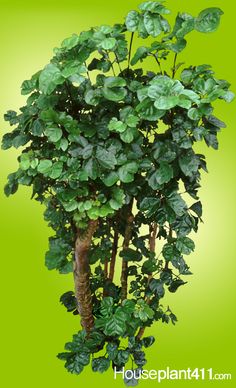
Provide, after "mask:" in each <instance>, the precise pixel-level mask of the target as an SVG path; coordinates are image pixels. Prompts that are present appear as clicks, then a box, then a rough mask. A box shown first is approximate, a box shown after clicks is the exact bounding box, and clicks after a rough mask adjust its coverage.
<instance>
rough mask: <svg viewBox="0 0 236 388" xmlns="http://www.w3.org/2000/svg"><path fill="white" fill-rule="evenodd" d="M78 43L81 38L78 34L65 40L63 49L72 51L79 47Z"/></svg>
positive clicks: (62, 45)
mask: <svg viewBox="0 0 236 388" xmlns="http://www.w3.org/2000/svg"><path fill="white" fill-rule="evenodd" d="M78 43H79V36H78V35H77V34H73V35H72V36H71V37H69V38H66V39H64V40H63V42H62V44H61V47H62V48H65V49H67V50H70V49H72V48H73V47H75V46H77V44H78Z"/></svg>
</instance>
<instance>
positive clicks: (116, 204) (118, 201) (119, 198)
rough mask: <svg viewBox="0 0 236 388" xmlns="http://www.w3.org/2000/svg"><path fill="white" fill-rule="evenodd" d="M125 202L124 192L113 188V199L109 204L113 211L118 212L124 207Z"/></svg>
mask: <svg viewBox="0 0 236 388" xmlns="http://www.w3.org/2000/svg"><path fill="white" fill-rule="evenodd" d="M124 200H125V194H124V191H123V190H122V189H120V188H118V187H114V188H112V199H110V201H109V204H110V206H111V208H112V209H114V210H118V209H120V208H121V207H122V205H123V204H124Z"/></svg>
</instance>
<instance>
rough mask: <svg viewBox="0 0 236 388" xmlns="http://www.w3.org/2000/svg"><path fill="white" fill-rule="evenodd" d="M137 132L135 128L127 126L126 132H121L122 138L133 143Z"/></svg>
mask: <svg viewBox="0 0 236 388" xmlns="http://www.w3.org/2000/svg"><path fill="white" fill-rule="evenodd" d="M135 134H136V129H135V128H127V129H126V130H125V131H124V132H122V133H121V134H120V138H121V140H123V142H125V143H131V142H132V141H133V140H134V136H135Z"/></svg>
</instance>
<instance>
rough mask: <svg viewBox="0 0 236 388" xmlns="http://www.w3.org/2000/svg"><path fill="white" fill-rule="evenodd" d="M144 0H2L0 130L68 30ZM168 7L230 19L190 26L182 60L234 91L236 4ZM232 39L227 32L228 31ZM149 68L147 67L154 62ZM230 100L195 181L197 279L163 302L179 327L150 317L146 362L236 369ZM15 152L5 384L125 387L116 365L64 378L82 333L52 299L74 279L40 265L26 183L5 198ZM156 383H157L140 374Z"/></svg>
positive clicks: (6, 267)
mask: <svg viewBox="0 0 236 388" xmlns="http://www.w3.org/2000/svg"><path fill="white" fill-rule="evenodd" d="M139 2H140V1H138V0H132V1H124V2H122V1H112V0H109V1H107V0H106V1H105V0H103V1H102V0H101V1H95V0H88V1H72V0H65V1H59V0H58V1H52V0H50V1H45V0H44V1H39V0H36V1H34V2H33V1H32V2H30V1H0V15H1V20H0V41H1V61H0V67H1V71H0V77H1V81H0V85H1V104H0V114H1V116H0V121H1V123H0V127H1V131H2V130H4V132H6V131H7V130H8V129H9V128H8V126H7V124H6V123H4V121H3V118H2V116H3V113H4V112H5V111H6V110H7V109H16V110H17V109H18V107H19V106H22V105H23V104H24V101H25V99H24V98H23V97H22V96H21V95H20V85H21V82H22V81H23V80H24V79H28V78H29V77H30V76H31V74H33V73H34V72H36V71H37V70H38V69H40V68H42V67H43V66H44V65H45V64H46V63H48V61H49V59H50V57H51V54H52V48H53V47H55V46H58V45H59V44H60V42H61V40H62V39H64V38H65V37H67V36H70V35H71V34H72V33H73V32H79V31H81V30H83V29H87V28H89V27H90V26H92V25H97V24H111V23H114V22H118V21H122V20H123V16H124V15H125V14H126V13H127V11H128V10H129V9H132V8H135V7H136V5H137V4H138V3H139ZM167 5H169V7H170V8H171V9H172V10H173V14H174V15H175V13H176V12H177V11H178V10H180V11H187V12H190V13H193V14H195V15H196V14H197V13H198V12H199V11H200V10H201V9H203V8H206V7H211V6H219V7H221V8H222V9H223V10H224V12H225V15H224V17H223V19H222V23H221V27H220V29H219V30H218V31H217V32H216V33H214V34H209V35H205V34H199V33H192V34H191V35H190V37H189V41H191V44H189V46H188V48H187V49H186V50H185V53H184V54H182V55H181V56H180V60H181V61H182V60H183V61H185V62H186V65H189V64H202V63H211V64H212V65H213V68H214V69H215V71H216V74H217V76H218V77H219V78H225V79H228V80H229V81H230V82H231V83H232V89H233V90H234V91H236V75H235V68H236V60H235V55H234V54H235V53H234V50H233V45H234V40H235V33H234V28H235V12H236V2H234V1H232V0H198V1H193V0H192V1H189V0H179V1H177V0H169V1H168V2H167ZM232 34H234V36H232ZM150 65H151V66H153V69H154V66H155V64H154V63H150ZM234 112H235V103H233V104H231V105H228V104H226V103H223V102H222V103H221V104H217V109H216V114H217V115H218V116H219V117H220V118H221V119H223V120H225V121H226V122H227V125H228V128H227V129H225V130H224V131H223V133H222V134H221V135H220V150H219V151H218V152H214V151H213V150H209V149H207V148H206V146H204V145H201V146H200V149H201V150H202V151H203V152H206V153H207V158H208V168H209V172H210V174H208V175H206V174H205V175H204V176H203V180H202V186H203V188H202V189H201V198H202V201H203V205H204V220H205V223H204V224H201V225H200V230H199V233H198V235H197V236H194V240H195V242H196V251H195V253H194V254H192V255H191V257H190V259H189V263H190V265H191V268H192V270H193V272H194V276H192V277H190V278H189V283H188V284H187V285H186V286H184V287H182V288H181V289H180V290H179V291H178V292H177V293H176V294H174V295H170V296H168V297H167V299H168V300H166V301H165V302H166V303H169V304H170V306H171V307H173V311H174V312H175V313H176V315H177V316H178V318H179V322H178V324H177V325H176V326H175V327H173V326H170V325H164V324H156V325H155V326H154V327H153V328H152V329H149V330H148V332H149V333H154V334H155V335H156V343H155V345H154V346H153V347H152V348H151V349H150V350H148V351H147V356H148V364H147V366H146V367H147V368H149V369H158V368H166V366H170V367H171V368H176V369H184V368H187V367H191V368H195V367H199V368H203V367H205V368H210V367H212V368H213V369H214V370H215V372H224V373H226V372H229V373H232V374H234V373H235V372H236V370H235V311H234V309H235V288H236V287H235V269H236V268H235V224H234V220H235V216H236V214H235V210H236V206H235V188H236V185H235V161H236V153H235V140H236V135H235V128H234ZM16 155H17V152H16V151H14V150H10V151H8V152H2V151H1V153H0V166H1V173H0V186H1V188H0V197H1V199H0V201H1V202H0V215H1V223H0V229H1V230H0V239H1V245H0V255H1V280H0V284H1V297H2V301H1V312H2V317H1V321H0V322H1V335H2V339H1V358H2V359H1V364H0V365H1V369H2V370H1V375H0V379H1V386H2V387H4V388H12V387H24V388H30V387H34V388H36V387H44V388H48V387H52V386H53V387H55V386H56V387H57V388H64V387H71V388H72V387H78V386H84V385H85V384H86V386H88V387H90V386H95V385H96V386H99V387H104V388H108V387H110V386H111V385H113V386H114V387H123V386H124V385H123V382H122V380H121V379H120V378H119V379H118V380H116V381H114V380H113V375H112V371H109V372H108V373H105V374H103V375H100V374H95V373H92V372H91V370H90V367H88V368H87V369H86V370H85V372H83V374H82V375H81V376H74V375H70V374H68V373H67V372H66V371H65V369H64V368H63V363H62V362H61V361H59V360H57V358H56V357H55V356H56V354H57V353H58V352H59V351H62V350H63V346H64V343H65V342H66V341H68V340H70V338H71V336H72V334H73V333H75V332H76V331H77V330H78V318H77V317H74V316H72V315H70V314H67V313H66V311H65V310H64V308H63V307H62V306H60V304H59V302H58V300H59V297H60V295H61V294H62V293H63V292H65V291H67V290H70V289H72V288H73V285H72V278H71V277H70V276H63V275H60V276H59V275H58V274H57V273H56V272H49V271H48V270H47V269H46V267H45V266H44V254H45V251H46V250H47V244H48V241H47V238H48V236H49V235H50V233H51V231H50V230H49V229H48V227H47V225H46V224H45V222H44V221H43V208H42V207H41V206H40V205H39V204H37V203H36V202H34V201H30V190H29V189H27V188H20V190H19V191H18V193H17V194H16V195H15V196H13V197H10V198H8V199H7V198H5V197H4V195H3V189H2V187H3V185H4V183H5V181H6V177H7V175H8V174H9V173H10V172H12V171H14V170H15V169H16V166H17V163H16ZM150 384H151V385H152V386H153V387H154V386H155V385H157V384H158V383H157V381H152V380H149V381H143V382H142V383H141V385H140V386H142V387H148V386H149V385H150ZM195 385H198V386H200V385H201V386H202V385H204V386H206V387H208V386H209V387H210V386H212V387H222V386H223V387H224V386H225V387H226V386H228V387H232V386H235V382H234V379H233V380H232V381H223V382H222V381H218V382H217V381H211V382H209V381H204V382H202V381H198V382H195V381H164V382H162V384H161V386H163V387H192V386H195Z"/></svg>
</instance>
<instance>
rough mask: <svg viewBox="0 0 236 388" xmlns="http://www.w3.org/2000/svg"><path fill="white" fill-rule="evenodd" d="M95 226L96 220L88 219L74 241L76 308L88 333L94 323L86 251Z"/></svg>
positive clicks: (96, 224)
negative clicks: (85, 227)
mask: <svg viewBox="0 0 236 388" xmlns="http://www.w3.org/2000/svg"><path fill="white" fill-rule="evenodd" d="M97 226H98V220H90V221H89V225H88V228H87V230H86V232H84V233H83V234H81V232H80V230H77V238H76V242H75V261H74V282H75V296H76V300H77V309H78V312H79V314H80V319H81V325H82V327H83V328H84V329H85V331H86V333H87V334H89V332H90V331H91V329H92V327H93V324H94V318H93V305H92V296H91V290H90V281H89V276H90V266H89V261H88V251H89V248H90V245H91V241H92V237H93V235H94V233H95V231H96V229H97Z"/></svg>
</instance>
